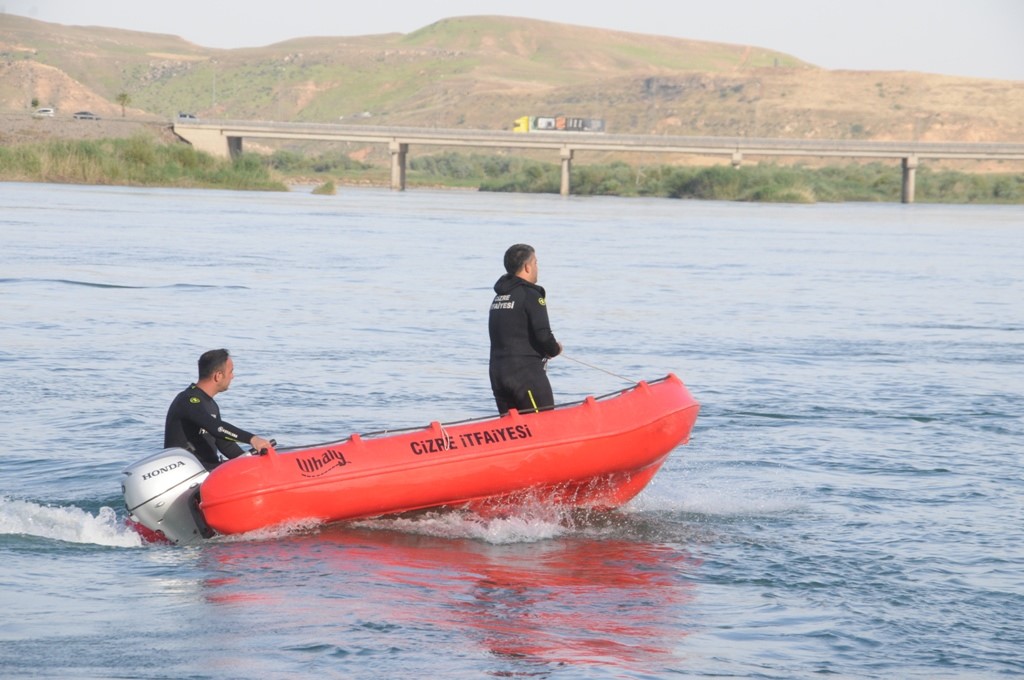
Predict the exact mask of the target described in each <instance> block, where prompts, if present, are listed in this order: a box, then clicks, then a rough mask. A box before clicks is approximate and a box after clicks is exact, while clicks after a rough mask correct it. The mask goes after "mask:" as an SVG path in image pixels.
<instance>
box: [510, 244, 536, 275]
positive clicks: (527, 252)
mask: <svg viewBox="0 0 1024 680" xmlns="http://www.w3.org/2000/svg"><path fill="white" fill-rule="evenodd" d="M533 252H534V251H533V246H528V245H526V244H525V243H517V244H515V245H514V246H510V247H509V249H508V250H506V251H505V271H507V272H508V273H509V274H515V273H517V272H518V271H519V270H520V269H522V268H523V265H524V264H526V263H527V262H528V261H529V259H530V258H531V257H533Z"/></svg>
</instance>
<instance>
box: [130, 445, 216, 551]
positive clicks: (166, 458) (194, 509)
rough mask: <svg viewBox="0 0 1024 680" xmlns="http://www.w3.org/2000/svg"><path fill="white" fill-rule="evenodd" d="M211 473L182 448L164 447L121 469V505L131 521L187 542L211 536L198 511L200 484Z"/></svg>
mask: <svg viewBox="0 0 1024 680" xmlns="http://www.w3.org/2000/svg"><path fill="white" fill-rule="evenodd" d="M209 474H210V473H209V472H208V471H207V469H206V468H205V467H203V464H202V463H200V462H199V459H198V458H196V457H195V456H194V455H192V454H191V453H190V452H188V451H186V450H185V449H177V448H172V449H164V450H163V451H161V452H160V453H155V454H153V455H152V456H149V457H148V458H143V459H142V460H140V461H139V462H137V463H135V464H134V465H130V466H129V467H127V468H125V469H124V475H125V479H124V480H123V481H122V482H121V490H122V491H123V492H124V504H125V507H127V508H128V512H129V513H130V515H131V520H132V521H134V522H138V523H139V524H141V525H142V526H144V527H146V528H147V529H150V530H151V531H154V532H156V533H157V534H160V535H162V536H164V537H165V538H166V539H167V540H168V541H170V542H172V543H178V544H189V543H196V542H199V541H201V540H202V539H204V538H209V537H210V536H213V531H212V530H211V529H210V528H209V527H208V526H207V525H206V521H205V520H204V519H203V515H202V513H201V512H200V510H199V485H200V484H202V483H203V481H204V480H205V479H206V477H207V476H208V475H209Z"/></svg>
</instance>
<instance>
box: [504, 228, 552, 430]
mask: <svg viewBox="0 0 1024 680" xmlns="http://www.w3.org/2000/svg"><path fill="white" fill-rule="evenodd" d="M505 272H506V273H505V275H504V276H502V277H501V278H500V279H498V281H497V283H495V284H494V292H495V293H496V294H495V296H494V300H493V301H492V302H491V312H490V318H489V320H488V324H487V328H488V331H489V333H490V336H491V364H490V375H491V391H492V392H494V401H495V403H496V404H497V405H498V413H507V412H508V410H509V409H511V408H515V409H518V410H519V411H520V412H524V411H541V410H543V409H549V408H553V407H554V405H555V397H554V395H553V394H552V391H551V383H550V382H549V381H548V376H547V374H546V373H545V372H544V367H545V364H546V363H547V360H548V359H550V358H552V357H556V356H558V355H559V354H561V353H562V344H561V343H560V342H558V340H556V339H555V336H554V334H552V332H551V323H550V322H549V321H548V308H547V306H546V303H545V301H544V289H543V288H541V287H540V286H538V285H537V253H536V252H535V251H534V249H533V247H531V246H528V245H526V244H525V243H517V244H516V245H514V246H512V247H510V248H509V249H508V250H506V251H505Z"/></svg>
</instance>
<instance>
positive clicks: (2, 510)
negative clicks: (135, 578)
mask: <svg viewBox="0 0 1024 680" xmlns="http://www.w3.org/2000/svg"><path fill="white" fill-rule="evenodd" d="M8 535H9V536H34V537H38V538H44V539H50V540H54V541H65V542H67V543H85V544H93V545H106V546H114V547H121V548H132V547H138V546H141V545H142V539H141V537H140V536H139V534H138V533H136V532H135V531H133V530H132V529H130V528H129V527H128V526H126V525H125V523H124V521H123V520H122V519H120V518H119V517H118V516H117V512H116V511H115V510H114V509H113V508H110V507H102V508H100V509H99V510H98V511H97V513H96V514H95V515H93V514H91V513H89V512H88V511H86V510H83V509H81V508H78V507H75V506H52V505H40V504H38V503H33V502H31V501H20V500H13V499H9V498H0V536H8Z"/></svg>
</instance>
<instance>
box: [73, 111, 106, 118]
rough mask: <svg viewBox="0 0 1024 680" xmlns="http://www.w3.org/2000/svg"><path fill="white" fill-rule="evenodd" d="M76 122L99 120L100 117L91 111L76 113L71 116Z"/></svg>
mask: <svg viewBox="0 0 1024 680" xmlns="http://www.w3.org/2000/svg"><path fill="white" fill-rule="evenodd" d="M71 117H72V118H74V119H75V120H99V119H100V117H99V116H97V115H96V114H95V113H92V112H91V111H75V113H74V114H72V116H71Z"/></svg>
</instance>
